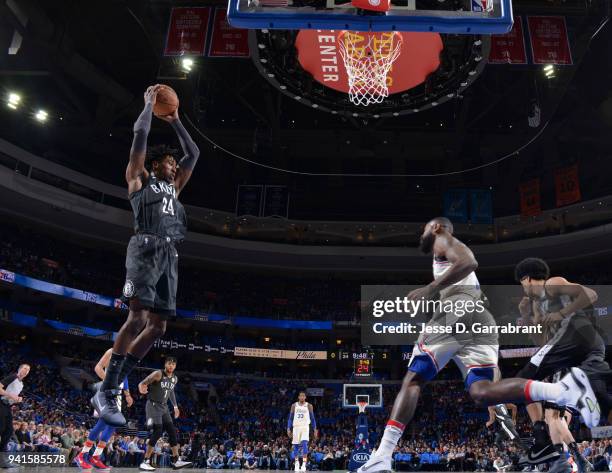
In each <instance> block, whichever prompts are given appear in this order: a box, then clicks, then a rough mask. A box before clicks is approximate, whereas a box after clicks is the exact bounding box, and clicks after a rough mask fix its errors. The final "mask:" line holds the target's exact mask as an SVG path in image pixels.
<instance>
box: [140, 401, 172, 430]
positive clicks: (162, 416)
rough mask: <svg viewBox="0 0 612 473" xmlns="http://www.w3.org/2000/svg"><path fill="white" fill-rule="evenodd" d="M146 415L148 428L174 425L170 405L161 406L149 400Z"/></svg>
mask: <svg viewBox="0 0 612 473" xmlns="http://www.w3.org/2000/svg"><path fill="white" fill-rule="evenodd" d="M145 414H146V416H147V426H148V427H151V426H153V425H163V426H166V425H173V423H172V416H171V415H170V411H169V410H168V404H160V403H159V402H154V401H151V400H150V399H149V400H147V404H146V406H145Z"/></svg>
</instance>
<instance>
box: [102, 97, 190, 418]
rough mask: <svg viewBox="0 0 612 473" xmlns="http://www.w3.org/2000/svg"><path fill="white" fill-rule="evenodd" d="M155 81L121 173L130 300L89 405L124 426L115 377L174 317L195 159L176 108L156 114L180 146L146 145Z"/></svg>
mask: <svg viewBox="0 0 612 473" xmlns="http://www.w3.org/2000/svg"><path fill="white" fill-rule="evenodd" d="M160 87H162V86H160V85H154V86H151V87H149V88H148V89H147V91H146V92H145V94H144V101H145V106H144V110H143V111H142V113H141V114H140V116H139V117H138V119H137V120H136V123H135V124H134V140H133V142H132V149H131V152H130V160H129V163H128V165H127V169H126V171H125V179H126V181H127V185H128V195H129V199H130V203H131V205H132V210H133V212H134V219H135V225H134V227H135V228H134V230H135V233H136V234H135V235H134V236H132V238H131V239H130V243H129V245H128V249H127V255H126V260H125V266H126V279H125V285H124V287H123V296H124V298H125V299H126V300H128V301H129V308H130V312H129V316H128V318H127V320H126V322H125V323H124V324H123V326H122V327H121V330H119V333H118V334H117V338H116V339H115V343H114V345H113V353H112V355H111V359H110V362H109V364H108V367H107V368H106V377H105V378H104V382H103V383H102V386H101V388H100V391H99V392H98V393H96V395H94V397H93V398H92V399H91V403H92V405H93V407H94V408H95V409H96V410H97V411H98V414H99V415H100V417H101V418H102V419H104V421H105V422H106V423H107V424H109V425H112V426H121V425H124V424H125V418H124V417H123V415H122V414H121V412H120V411H119V410H118V408H117V402H116V397H115V396H116V395H117V394H118V392H119V390H118V388H119V380H123V379H124V378H125V377H126V376H127V375H128V374H129V373H130V372H131V371H132V369H133V368H134V367H135V366H136V365H137V364H138V363H139V362H140V360H142V358H144V356H145V355H146V354H147V353H148V351H149V349H150V348H151V346H152V345H153V343H154V342H155V340H156V339H158V338H159V337H161V336H162V335H163V334H164V332H165V330H166V319H167V318H168V317H170V316H174V315H175V313H176V312H175V311H176V287H177V281H178V253H177V251H176V248H175V246H174V245H175V243H176V242H180V241H181V240H183V239H184V238H185V233H186V216H185V210H184V208H183V206H182V205H181V203H180V202H179V200H178V196H179V194H180V192H181V191H182V190H183V188H184V187H185V185H186V184H187V182H188V181H189V178H190V177H191V174H192V172H193V169H194V167H195V165H196V162H197V160H198V156H199V154H200V151H199V149H198V147H197V146H196V144H195V143H194V142H193V140H192V139H191V137H190V136H189V133H187V130H185V128H184V127H183V125H182V124H181V121H180V119H179V115H178V109H177V110H175V111H174V112H173V113H172V114H170V115H168V116H160V117H158V118H160V119H161V120H164V121H165V122H167V123H169V124H170V126H171V127H172V128H173V129H174V131H175V133H176V135H177V137H178V140H179V142H180V144H181V147H182V149H183V154H184V155H183V157H182V159H181V160H180V161H179V162H178V164H177V156H176V155H177V153H176V151H175V150H174V149H172V148H170V147H168V146H158V147H154V148H150V149H149V150H148V152H147V137H148V134H149V130H150V128H151V119H152V113H153V106H154V105H155V101H156V97H157V93H158V91H159V90H160Z"/></svg>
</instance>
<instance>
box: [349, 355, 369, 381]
mask: <svg viewBox="0 0 612 473" xmlns="http://www.w3.org/2000/svg"><path fill="white" fill-rule="evenodd" d="M353 375H354V376H355V377H356V378H369V377H371V376H372V360H371V359H369V358H358V359H355V372H354V373H353Z"/></svg>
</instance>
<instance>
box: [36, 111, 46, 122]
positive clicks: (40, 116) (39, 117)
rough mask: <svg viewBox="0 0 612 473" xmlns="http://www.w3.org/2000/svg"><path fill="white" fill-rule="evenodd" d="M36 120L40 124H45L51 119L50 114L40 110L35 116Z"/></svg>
mask: <svg viewBox="0 0 612 473" xmlns="http://www.w3.org/2000/svg"><path fill="white" fill-rule="evenodd" d="M34 118H36V120H38V121H39V122H42V123H44V122H46V121H47V119H48V118H49V114H48V113H47V112H46V111H45V110H39V111H38V112H36V115H34Z"/></svg>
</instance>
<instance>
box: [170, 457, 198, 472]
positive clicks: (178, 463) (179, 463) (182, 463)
mask: <svg viewBox="0 0 612 473" xmlns="http://www.w3.org/2000/svg"><path fill="white" fill-rule="evenodd" d="M191 465H193V463H192V462H186V461H183V460H181V459H180V458H179V459H178V460H177V461H176V462H174V463H172V469H173V470H180V469H181V468H185V467H187V466H191Z"/></svg>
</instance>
